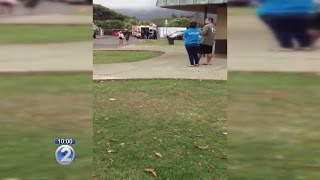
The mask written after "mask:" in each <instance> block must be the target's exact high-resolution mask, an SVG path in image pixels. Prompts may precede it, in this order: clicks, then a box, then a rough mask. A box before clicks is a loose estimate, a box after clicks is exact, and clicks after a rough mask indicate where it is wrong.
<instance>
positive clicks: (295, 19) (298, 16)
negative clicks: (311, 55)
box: [257, 0, 314, 51]
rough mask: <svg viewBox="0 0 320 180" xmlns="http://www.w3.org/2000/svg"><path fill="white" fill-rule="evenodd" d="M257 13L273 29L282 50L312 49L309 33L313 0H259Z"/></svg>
mask: <svg viewBox="0 0 320 180" xmlns="http://www.w3.org/2000/svg"><path fill="white" fill-rule="evenodd" d="M257 1H258V3H259V5H260V7H259V8H258V11H257V14H258V16H259V17H260V18H261V19H262V21H263V22H264V23H265V24H266V25H267V26H268V27H269V28H270V29H271V31H272V32H273V34H274V36H275V37H276V39H277V41H278V42H279V44H280V47H281V48H280V50H284V51H292V50H294V49H296V47H295V46H294V43H293V41H294V40H296V41H297V42H298V48H299V49H302V50H310V46H311V36H310V35H309V34H308V26H309V24H308V21H309V19H310V13H312V11H313V10H314V2H313V0H281V1H280V0H257Z"/></svg>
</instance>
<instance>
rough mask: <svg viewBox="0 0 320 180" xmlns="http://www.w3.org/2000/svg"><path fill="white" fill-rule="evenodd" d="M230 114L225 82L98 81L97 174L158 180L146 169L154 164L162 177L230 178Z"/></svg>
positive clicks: (95, 103)
mask: <svg viewBox="0 0 320 180" xmlns="http://www.w3.org/2000/svg"><path fill="white" fill-rule="evenodd" d="M110 98H114V99H115V100H113V101H112V100H110ZM226 113H227V88H226V84H225V82H223V81H194V80H133V81H105V82H100V83H95V84H94V123H93V125H94V169H95V174H96V176H97V179H107V177H113V179H153V177H152V176H151V175H150V174H148V173H145V172H144V169H145V168H154V169H155V171H156V173H157V175H158V179H159V180H160V179H185V180H188V179H190V180H191V179H199V177H201V178H202V179H213V178H215V179H226V177H227V172H226V171H227V169H226V163H227V161H226V159H225V158H224V157H225V155H226V154H225V151H226V145H227V137H226V136H225V135H224V134H223V132H225V131H226V118H227V117H226ZM199 145H208V149H205V150H200V149H198V148H197V146H199ZM109 150H115V151H116V152H115V153H108V151H109ZM155 152H159V153H160V154H161V155H162V156H163V158H162V159H161V158H158V157H156V156H155Z"/></svg>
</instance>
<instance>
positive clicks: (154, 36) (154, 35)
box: [153, 30, 158, 39]
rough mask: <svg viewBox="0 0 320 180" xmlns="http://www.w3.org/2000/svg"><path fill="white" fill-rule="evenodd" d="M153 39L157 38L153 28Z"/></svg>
mask: <svg viewBox="0 0 320 180" xmlns="http://www.w3.org/2000/svg"><path fill="white" fill-rule="evenodd" d="M153 39H158V34H157V30H153Z"/></svg>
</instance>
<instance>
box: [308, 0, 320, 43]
mask: <svg viewBox="0 0 320 180" xmlns="http://www.w3.org/2000/svg"><path fill="white" fill-rule="evenodd" d="M314 3H315V12H314V14H313V15H312V17H311V22H310V29H309V34H310V35H311V43H312V45H315V43H316V41H317V40H318V39H319V38H320V0H315V1H314Z"/></svg>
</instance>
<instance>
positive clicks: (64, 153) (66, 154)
mask: <svg viewBox="0 0 320 180" xmlns="http://www.w3.org/2000/svg"><path fill="white" fill-rule="evenodd" d="M55 156H56V160H57V162H58V163H59V164H61V165H69V164H71V163H72V162H73V160H74V158H75V151H74V149H73V148H72V147H71V146H69V145H61V146H59V147H58V148H57V150H56V153H55Z"/></svg>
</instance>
